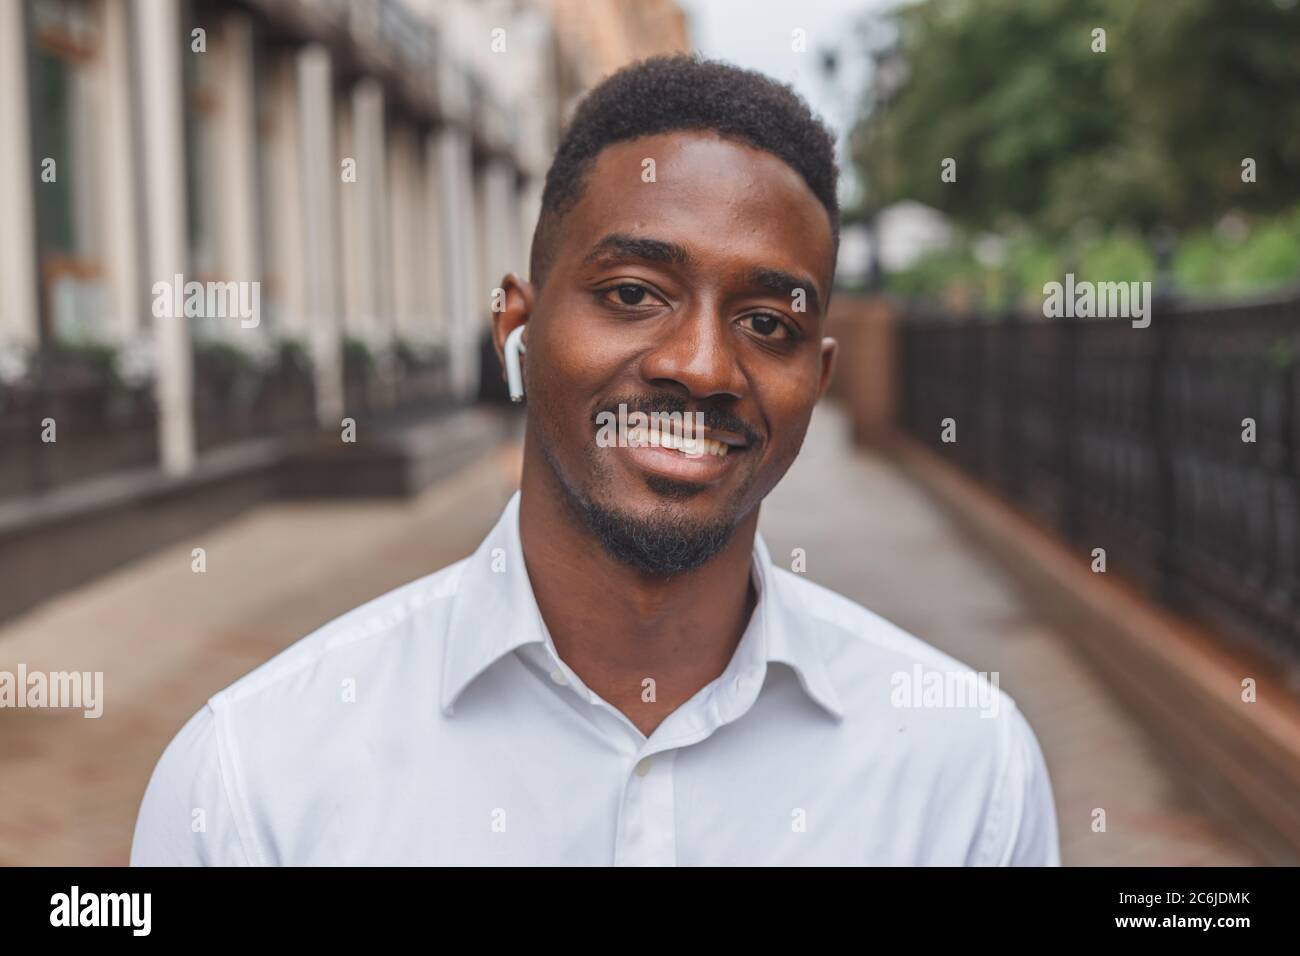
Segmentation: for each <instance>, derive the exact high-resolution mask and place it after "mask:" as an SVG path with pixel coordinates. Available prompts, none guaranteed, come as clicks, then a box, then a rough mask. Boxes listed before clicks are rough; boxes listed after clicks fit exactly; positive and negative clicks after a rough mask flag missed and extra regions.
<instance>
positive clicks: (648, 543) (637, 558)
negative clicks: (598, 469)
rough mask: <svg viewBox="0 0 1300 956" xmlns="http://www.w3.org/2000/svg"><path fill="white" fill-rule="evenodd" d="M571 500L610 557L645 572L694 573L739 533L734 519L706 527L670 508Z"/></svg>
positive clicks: (665, 573)
mask: <svg viewBox="0 0 1300 956" xmlns="http://www.w3.org/2000/svg"><path fill="white" fill-rule="evenodd" d="M561 484H563V482H562V483H561ZM565 498H566V500H568V502H569V504H570V510H571V511H572V512H574V513H575V514H576V515H577V516H578V517H579V518H580V519H581V521H582V522H583V524H585V525H586V527H587V530H588V531H590V532H591V533H592V534H593V535H594V536H595V538H596V540H597V541H599V542H600V546H601V547H602V548H604V550H605V553H606V554H608V555H609V556H610V557H612V558H614V560H616V561H619V562H621V563H622V564H625V565H627V566H628V567H631V568H635V569H636V570H638V571H640V572H642V573H644V574H651V575H656V576H667V575H672V574H681V573H682V572H684V571H694V570H695V569H696V568H699V567H701V566H702V565H704V564H705V563H706V562H707V561H709V560H710V559H711V558H713V557H714V556H715V555H717V554H718V552H720V551H721V550H722V549H723V548H724V547H725V546H726V544H727V542H728V541H730V540H731V536H732V534H733V533H734V532H735V530H736V524H735V523H734V522H732V521H729V520H726V519H720V520H716V521H711V522H708V523H705V524H701V523H700V522H698V521H693V520H690V519H688V518H685V517H684V516H683V515H682V514H681V513H680V512H677V511H675V510H674V509H673V508H672V507H671V506H670V505H660V506H658V507H656V508H654V509H653V510H652V511H651V512H650V513H649V514H631V513H629V512H626V511H622V510H620V509H617V508H611V507H608V506H606V505H602V504H600V503H599V502H596V501H593V500H591V499H589V498H585V497H580V496H578V495H573V494H568V493H566V495H565Z"/></svg>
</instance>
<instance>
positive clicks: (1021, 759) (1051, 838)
mask: <svg viewBox="0 0 1300 956" xmlns="http://www.w3.org/2000/svg"><path fill="white" fill-rule="evenodd" d="M1008 710H1009V713H1008V714H1007V721H1006V730H1005V737H1004V741H1005V747H1006V753H1005V757H1004V761H1005V763H1004V770H1003V773H1002V775H1001V780H1000V782H999V787H998V795H997V797H996V798H995V801H994V812H993V815H992V818H991V820H990V822H989V832H988V834H987V837H988V841H989V842H988V843H987V844H986V848H987V852H986V855H985V860H986V862H987V863H989V864H990V865H993V866H1060V865H1061V848H1060V841H1059V837H1058V834H1057V828H1056V803H1055V800H1054V799H1053V796H1052V782H1051V780H1050V779H1049V777H1048V775H1047V764H1046V762H1045V761H1044V760H1043V751H1042V749H1041V748H1040V747H1039V745H1038V738H1037V737H1035V736H1034V731H1033V729H1032V728H1031V727H1030V726H1029V721H1028V720H1026V719H1025V715H1024V714H1022V713H1021V712H1020V708H1019V707H1016V706H1015V705H1014V703H1013V704H1012V705H1011V706H1010V707H1009V708H1008Z"/></svg>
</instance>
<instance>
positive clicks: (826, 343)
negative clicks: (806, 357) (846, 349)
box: [817, 336, 840, 402]
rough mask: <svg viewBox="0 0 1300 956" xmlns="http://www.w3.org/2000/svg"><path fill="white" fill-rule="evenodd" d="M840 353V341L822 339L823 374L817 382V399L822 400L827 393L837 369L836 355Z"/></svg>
mask: <svg viewBox="0 0 1300 956" xmlns="http://www.w3.org/2000/svg"><path fill="white" fill-rule="evenodd" d="M839 353H840V343H838V342H836V341H835V340H834V339H832V338H830V337H829V336H828V337H827V338H824V339H822V376H821V381H820V382H818V383H817V401H819V402H820V401H821V400H822V396H823V395H825V394H826V386H828V385H829V384H830V383H831V373H832V372H834V371H835V357H836V356H837V355H839Z"/></svg>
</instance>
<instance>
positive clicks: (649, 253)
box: [582, 232, 692, 266]
mask: <svg viewBox="0 0 1300 956" xmlns="http://www.w3.org/2000/svg"><path fill="white" fill-rule="evenodd" d="M601 259H644V260H646V261H648V262H666V263H670V264H672V265H678V266H685V265H690V264H691V261H692V260H691V254H690V253H689V252H687V251H686V247H685V246H679V245H678V244H677V243H675V242H665V241H664V240H662V239H646V238H644V237H640V236H629V235H626V234H624V233H621V232H615V233H611V234H610V235H608V236H606V237H605V238H603V239H601V240H600V242H598V243H596V244H595V245H594V246H592V247H591V251H590V252H588V253H587V255H586V257H585V258H584V259H583V260H582V264H583V265H589V264H590V263H592V262H596V261H597V260H601Z"/></svg>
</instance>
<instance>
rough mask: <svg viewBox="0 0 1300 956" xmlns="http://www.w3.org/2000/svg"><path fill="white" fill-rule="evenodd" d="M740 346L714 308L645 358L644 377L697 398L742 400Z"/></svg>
mask: <svg viewBox="0 0 1300 956" xmlns="http://www.w3.org/2000/svg"><path fill="white" fill-rule="evenodd" d="M736 345H737V342H736V337H735V336H734V335H733V334H732V333H731V330H730V329H729V328H728V327H727V326H726V324H725V322H724V321H723V320H722V319H720V318H719V317H718V316H717V315H716V314H714V313H713V311H712V310H711V309H699V310H697V311H695V312H694V313H692V314H691V315H688V316H684V317H683V319H682V321H681V322H679V323H677V324H675V325H674V326H673V327H672V328H671V330H670V331H669V333H668V334H667V335H666V336H665V337H664V338H663V340H662V341H660V342H659V343H658V344H657V345H656V346H655V347H654V348H653V349H651V350H650V351H649V352H647V353H646V354H645V355H644V356H643V357H642V359H641V374H642V376H643V377H644V378H645V380H646V381H647V382H649V383H650V384H652V385H657V386H660V387H670V386H672V385H676V386H679V387H680V388H684V389H685V390H686V391H687V393H688V394H689V395H690V397H691V398H693V399H705V398H714V397H719V396H725V397H729V398H739V397H740V396H741V395H743V394H744V391H745V373H744V369H742V368H741V366H740V362H739V360H738V356H737V354H736Z"/></svg>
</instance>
